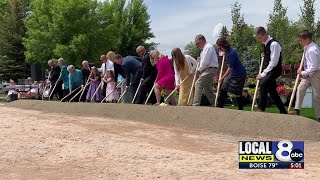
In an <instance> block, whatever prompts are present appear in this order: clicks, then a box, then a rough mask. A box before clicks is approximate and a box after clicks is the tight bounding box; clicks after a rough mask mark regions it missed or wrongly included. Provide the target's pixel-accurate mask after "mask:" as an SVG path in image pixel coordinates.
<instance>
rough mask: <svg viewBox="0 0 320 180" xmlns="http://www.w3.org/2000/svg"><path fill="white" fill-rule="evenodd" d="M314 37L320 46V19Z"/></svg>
mask: <svg viewBox="0 0 320 180" xmlns="http://www.w3.org/2000/svg"><path fill="white" fill-rule="evenodd" d="M314 37H315V41H316V42H317V43H318V44H320V18H319V20H318V22H317V25H316V28H315V34H314Z"/></svg>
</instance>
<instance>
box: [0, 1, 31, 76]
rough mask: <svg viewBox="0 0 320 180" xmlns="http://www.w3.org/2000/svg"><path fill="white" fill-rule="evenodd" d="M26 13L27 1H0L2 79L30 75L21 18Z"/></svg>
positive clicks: (0, 68) (0, 65) (0, 62)
mask: <svg viewBox="0 0 320 180" xmlns="http://www.w3.org/2000/svg"><path fill="white" fill-rule="evenodd" d="M27 15H28V1H24V2H23V1H22V0H3V1H1V2H0V74H1V75H2V78H3V79H6V80H9V79H14V80H17V79H21V78H27V77H28V76H30V71H29V68H28V66H27V64H26V62H25V56H24V51H25V47H24V46H23V44H22V38H23V37H24V35H25V31H26V29H25V25H24V22H23V20H24V19H25V18H26V17H27Z"/></svg>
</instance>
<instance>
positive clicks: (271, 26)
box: [267, 0, 301, 63]
mask: <svg viewBox="0 0 320 180" xmlns="http://www.w3.org/2000/svg"><path fill="white" fill-rule="evenodd" d="M267 27H268V32H269V34H271V36H272V37H273V38H275V39H276V40H277V41H278V42H279V43H280V44H281V46H282V57H283V61H284V63H296V62H297V61H299V60H300V58H298V57H297V54H299V52H300V51H301V48H300V47H299V44H298V43H297V34H298V32H299V27H298V25H297V24H293V23H291V22H290V21H289V19H288V17H287V8H285V7H283V6H282V2H281V0H275V1H274V7H273V11H272V12H271V13H270V15H269V20H268V24H267ZM299 56H300V57H301V55H299Z"/></svg>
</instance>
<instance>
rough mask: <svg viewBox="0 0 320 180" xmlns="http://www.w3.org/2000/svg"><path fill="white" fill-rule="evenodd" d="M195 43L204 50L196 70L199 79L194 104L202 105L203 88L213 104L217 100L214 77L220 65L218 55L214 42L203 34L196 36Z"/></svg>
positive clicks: (196, 84)
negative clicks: (209, 41)
mask: <svg viewBox="0 0 320 180" xmlns="http://www.w3.org/2000/svg"><path fill="white" fill-rule="evenodd" d="M195 44H196V45H197V46H198V47H199V48H200V49H202V51H201V54H200V62H199V67H198V68H197V70H196V72H195V73H196V76H197V77H198V79H197V81H196V83H195V93H194V100H193V104H192V105H193V106H200V102H201V95H202V90H203V91H204V93H205V95H206V97H207V98H208V101H209V103H210V104H211V106H213V105H214V101H215V97H214V92H213V79H214V77H215V75H216V74H217V68H218V66H219V63H218V56H217V53H216V51H215V49H214V48H213V46H212V44H210V43H208V42H207V41H206V38H205V37H204V36H203V35H202V34H199V35H197V36H196V38H195Z"/></svg>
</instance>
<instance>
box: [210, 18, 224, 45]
mask: <svg viewBox="0 0 320 180" xmlns="http://www.w3.org/2000/svg"><path fill="white" fill-rule="evenodd" d="M222 28H223V24H222V23H218V24H217V25H216V26H215V27H214V28H213V31H212V37H213V41H214V42H215V41H216V40H218V38H219V35H220V32H221V31H222Z"/></svg>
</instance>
